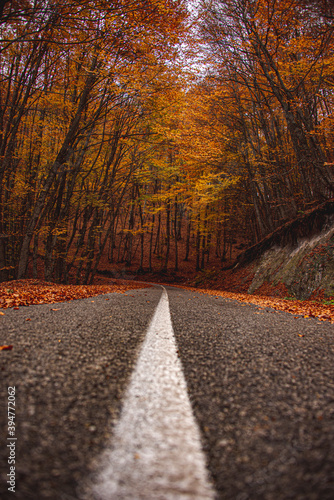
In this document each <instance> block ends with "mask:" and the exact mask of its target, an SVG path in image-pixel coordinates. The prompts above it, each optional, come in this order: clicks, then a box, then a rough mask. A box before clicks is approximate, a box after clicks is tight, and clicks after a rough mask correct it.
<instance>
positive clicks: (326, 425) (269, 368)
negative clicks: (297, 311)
mask: <svg viewBox="0 0 334 500" xmlns="http://www.w3.org/2000/svg"><path fill="white" fill-rule="evenodd" d="M168 295H169V301H170V309H171V316H172V322H173V327H174V332H175V336H176V339H177V344H178V348H179V355H180V357H181V361H182V364H183V367H184V372H185V377H186V380H187V384H188V390H189V395H190V400H191V402H192V405H193V409H194V413H195V416H196V418H197V420H198V422H199V425H200V429H201V431H202V438H203V444H204V449H205V451H206V452H207V454H208V460H209V469H210V472H211V474H212V476H213V479H214V482H215V485H216V489H217V491H218V498H219V499H222V500H262V499H263V500H264V499H265V500H281V499H282V500H283V499H284V500H285V499H294V500H332V499H333V498H334V326H333V325H331V324H329V323H323V322H322V323H320V322H318V321H316V320H315V319H303V318H299V319H296V318H294V317H293V316H292V315H291V314H287V313H281V312H277V311H276V312H275V311H273V310H271V309H267V310H260V309H259V308H257V307H256V306H254V305H242V304H241V303H239V302H236V301H233V300H227V299H222V298H218V299H215V298H214V297H210V296H207V295H204V294H198V293H192V292H185V291H183V290H178V289H173V288H168Z"/></svg>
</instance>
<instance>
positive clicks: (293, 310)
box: [182, 287, 334, 324]
mask: <svg viewBox="0 0 334 500" xmlns="http://www.w3.org/2000/svg"><path fill="white" fill-rule="evenodd" d="M182 288H185V289H187V290H191V291H194V292H199V293H205V294H207V295H214V296H216V297H217V296H220V297H224V298H226V299H234V300H238V301H240V302H246V303H248V304H255V305H257V306H260V308H265V307H271V308H272V309H276V310H278V311H284V312H288V313H290V314H294V315H295V316H296V317H298V318H299V317H304V318H317V319H318V320H320V321H329V322H331V323H333V324H334V306H331V305H324V304H321V303H319V302H314V301H308V300H286V299H278V298H275V297H265V296H260V295H249V294H247V293H234V292H225V291H219V290H206V289H199V288H190V287H182Z"/></svg>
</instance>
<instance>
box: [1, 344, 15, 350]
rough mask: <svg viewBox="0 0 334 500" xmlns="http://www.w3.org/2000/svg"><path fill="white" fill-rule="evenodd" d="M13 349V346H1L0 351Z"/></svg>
mask: <svg viewBox="0 0 334 500" xmlns="http://www.w3.org/2000/svg"><path fill="white" fill-rule="evenodd" d="M12 349H13V346H12V345H0V351H11V350H12Z"/></svg>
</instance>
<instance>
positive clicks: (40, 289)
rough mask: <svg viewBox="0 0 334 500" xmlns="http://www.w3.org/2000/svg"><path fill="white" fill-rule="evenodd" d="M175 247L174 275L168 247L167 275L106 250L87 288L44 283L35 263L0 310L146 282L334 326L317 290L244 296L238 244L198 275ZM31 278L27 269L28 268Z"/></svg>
mask: <svg viewBox="0 0 334 500" xmlns="http://www.w3.org/2000/svg"><path fill="white" fill-rule="evenodd" d="M178 247H179V249H178V254H179V259H178V270H177V271H175V253H174V251H173V250H174V249H173V246H172V248H171V252H170V260H169V264H168V271H167V272H162V271H161V267H162V259H161V258H159V257H158V256H157V255H153V259H152V267H153V269H154V271H153V272H148V270H147V267H146V268H145V264H147V263H146V262H144V270H142V271H141V272H138V268H139V255H138V252H136V251H135V252H134V256H133V260H132V263H131V266H127V265H126V264H125V263H124V262H123V263H122V262H120V263H111V262H110V261H109V260H108V255H107V252H106V253H105V254H104V255H103V256H102V258H101V261H100V265H99V272H98V273H97V274H96V276H95V278H94V281H93V284H92V285H74V284H69V285H63V284H56V283H52V282H46V281H45V280H44V270H43V262H42V259H41V260H40V262H39V265H38V279H25V280H16V281H7V282H3V283H0V309H2V310H3V309H6V308H8V307H14V308H15V307H19V306H28V305H32V304H43V303H50V304H52V303H56V302H64V301H70V300H75V299H81V298H87V297H94V296H97V295H100V294H107V293H114V292H116V293H126V292H128V291H130V290H133V289H136V288H137V289H138V288H143V287H144V286H151V285H150V283H159V284H162V285H169V286H178V287H180V288H186V289H189V290H193V291H197V292H200V293H207V294H210V295H215V296H217V297H218V296H222V297H224V298H227V299H235V300H238V301H241V302H243V303H252V304H256V305H257V306H259V308H268V307H269V308H273V309H276V310H281V311H286V312H289V313H291V314H293V315H294V316H295V317H296V318H297V317H298V318H300V317H304V318H305V317H306V318H317V319H319V320H321V321H331V322H332V323H334V297H327V298H325V297H324V294H323V293H322V291H321V290H320V291H317V292H316V293H314V294H313V295H312V296H311V297H310V298H309V299H308V300H304V301H301V300H295V299H294V298H293V297H289V293H288V291H287V289H286V288H285V286H284V285H283V284H278V285H276V286H273V285H272V284H266V283H265V284H264V285H262V286H261V287H260V288H259V289H258V290H257V291H256V292H255V293H254V294H248V293H247V290H248V288H249V286H250V284H251V282H252V279H253V277H254V273H255V269H254V268H253V265H252V264H248V265H246V266H238V267H233V264H235V262H236V258H237V256H238V255H239V254H240V252H241V250H242V248H244V247H245V244H244V242H242V241H238V242H235V244H234V245H233V247H232V249H231V251H230V252H229V253H228V255H227V260H226V261H225V262H223V263H222V262H221V259H220V258H219V257H218V256H216V255H215V252H214V251H212V252H211V253H210V259H209V258H208V257H209V256H206V262H205V268H204V269H203V270H201V271H196V270H195V264H196V259H195V250H194V242H193V246H192V251H191V252H190V255H189V260H187V261H185V260H184V258H183V256H184V255H185V242H184V240H181V241H180V242H179V244H178ZM145 255H148V248H146V249H145ZM30 267H31V266H30ZM224 267H225V269H224ZM31 275H32V270H31V269H30V276H31ZM73 281H74V278H73ZM144 283H147V284H144ZM2 314H4V313H3V312H1V311H0V315H2Z"/></svg>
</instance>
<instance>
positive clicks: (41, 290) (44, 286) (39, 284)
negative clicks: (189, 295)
mask: <svg viewBox="0 0 334 500" xmlns="http://www.w3.org/2000/svg"><path fill="white" fill-rule="evenodd" d="M135 288H143V284H139V283H135V282H126V283H124V282H122V281H120V282H119V283H117V284H113V285H57V284H55V283H48V282H45V281H41V280H29V279H28V280H17V281H10V282H5V283H1V285H0V295H1V303H0V307H2V308H9V307H13V308H14V309H17V308H18V306H28V305H32V304H53V303H55V302H65V301H69V300H75V299H84V298H87V297H94V296H96V295H101V294H104V293H115V292H117V293H123V292H124V291H126V290H132V289H135ZM106 300H109V299H106ZM51 310H52V311H59V310H60V309H59V308H54V309H51ZM4 314H5V313H3V312H1V311H0V315H4ZM26 321H31V319H30V318H27V319H26Z"/></svg>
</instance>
